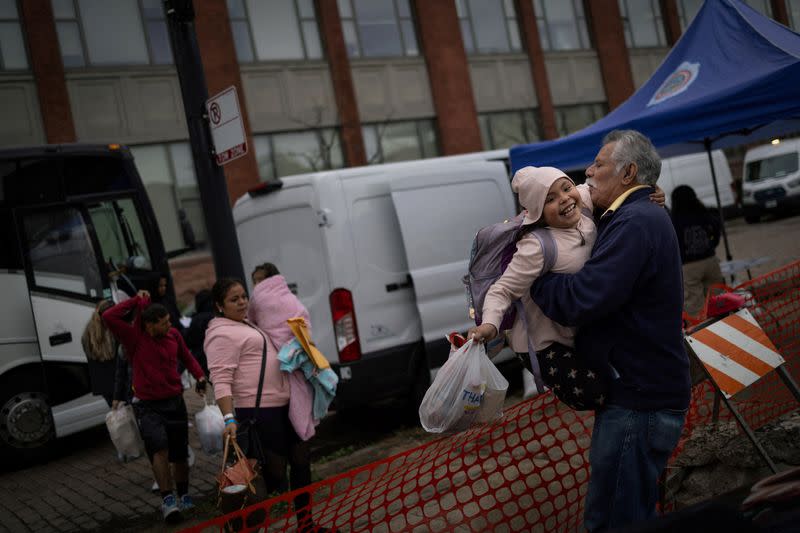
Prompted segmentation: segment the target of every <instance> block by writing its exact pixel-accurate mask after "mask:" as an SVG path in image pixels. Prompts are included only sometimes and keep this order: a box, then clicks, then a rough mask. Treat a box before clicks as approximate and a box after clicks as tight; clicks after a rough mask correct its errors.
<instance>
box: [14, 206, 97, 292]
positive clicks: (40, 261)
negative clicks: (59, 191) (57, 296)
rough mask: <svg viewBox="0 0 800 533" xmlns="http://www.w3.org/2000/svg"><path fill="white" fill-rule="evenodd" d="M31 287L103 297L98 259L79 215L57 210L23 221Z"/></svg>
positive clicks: (70, 209)
mask: <svg viewBox="0 0 800 533" xmlns="http://www.w3.org/2000/svg"><path fill="white" fill-rule="evenodd" d="M23 226H24V232H25V237H26V241H27V250H26V252H27V255H28V258H29V260H30V264H31V267H32V269H33V282H34V285H36V286H37V287H40V288H45V289H56V290H61V291H66V292H71V293H76V294H80V295H82V296H88V297H90V298H99V297H100V296H101V295H102V294H103V282H102V278H101V277H100V272H99V266H98V263H97V256H96V254H95V250H94V248H93V246H92V241H91V238H90V237H89V230H88V228H87V227H86V224H85V223H84V220H83V217H82V216H81V213H80V211H78V210H77V209H74V208H69V207H67V208H60V209H53V210H48V211H40V212H38V213H32V214H30V215H26V216H25V218H24V219H23Z"/></svg>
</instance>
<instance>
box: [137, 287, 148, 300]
mask: <svg viewBox="0 0 800 533" xmlns="http://www.w3.org/2000/svg"><path fill="white" fill-rule="evenodd" d="M136 296H138V297H139V298H147V299H148V300H149V299H150V293H149V292H148V291H146V290H144V289H142V290H140V291H139V292H137V293H136Z"/></svg>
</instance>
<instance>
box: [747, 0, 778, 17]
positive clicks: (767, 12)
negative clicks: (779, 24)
mask: <svg viewBox="0 0 800 533" xmlns="http://www.w3.org/2000/svg"><path fill="white" fill-rule="evenodd" d="M744 3H745V4H747V5H748V6H750V7H752V8H753V9H755V10H756V11H758V12H759V13H761V14H762V15H764V16H765V17H770V18H772V6H771V5H770V1H769V0H744Z"/></svg>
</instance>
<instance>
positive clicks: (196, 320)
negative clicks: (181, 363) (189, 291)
mask: <svg viewBox="0 0 800 533" xmlns="http://www.w3.org/2000/svg"><path fill="white" fill-rule="evenodd" d="M194 308H195V310H196V312H195V314H194V316H192V322H191V324H189V327H188V328H187V329H186V330H185V331H184V333H183V337H184V339H186V345H187V346H188V347H189V350H190V351H191V352H192V355H194V358H195V359H197V362H198V363H200V366H201V367H202V368H203V372H205V373H206V375H209V373H208V359H207V358H206V352H205V350H204V349H203V344H204V343H205V341H206V330H207V329H208V324H209V322H211V320H212V319H213V318H214V307H213V304H212V302H211V293H210V292H209V291H200V292H198V293H197V295H196V296H195V299H194Z"/></svg>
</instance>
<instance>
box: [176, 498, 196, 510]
mask: <svg viewBox="0 0 800 533" xmlns="http://www.w3.org/2000/svg"><path fill="white" fill-rule="evenodd" d="M178 507H180V510H181V511H188V510H189V509H191V508H192V507H194V502H193V501H192V497H191V496H189V495H188V494H184V495H183V496H181V497H180V498H178Z"/></svg>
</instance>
